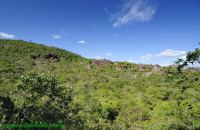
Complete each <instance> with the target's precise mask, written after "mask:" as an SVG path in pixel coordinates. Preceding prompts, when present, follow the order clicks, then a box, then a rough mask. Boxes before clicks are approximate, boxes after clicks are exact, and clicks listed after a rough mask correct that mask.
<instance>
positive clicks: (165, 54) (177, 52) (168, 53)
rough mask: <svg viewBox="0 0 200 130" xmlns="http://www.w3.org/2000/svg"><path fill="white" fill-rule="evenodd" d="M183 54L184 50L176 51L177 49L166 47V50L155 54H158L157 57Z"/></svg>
mask: <svg viewBox="0 0 200 130" xmlns="http://www.w3.org/2000/svg"><path fill="white" fill-rule="evenodd" d="M185 54H186V52H185V51H177V50H172V49H167V50H164V51H162V52H160V53H159V54H157V55H156V56H158V57H176V56H183V55H185Z"/></svg>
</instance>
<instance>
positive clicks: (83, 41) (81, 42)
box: [78, 40, 86, 44]
mask: <svg viewBox="0 0 200 130" xmlns="http://www.w3.org/2000/svg"><path fill="white" fill-rule="evenodd" d="M78 43H80V44H85V43H86V41H85V40H80V41H78Z"/></svg>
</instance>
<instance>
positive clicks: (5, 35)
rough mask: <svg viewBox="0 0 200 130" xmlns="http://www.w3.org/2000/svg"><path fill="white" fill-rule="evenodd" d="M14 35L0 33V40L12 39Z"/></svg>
mask: <svg viewBox="0 0 200 130" xmlns="http://www.w3.org/2000/svg"><path fill="white" fill-rule="evenodd" d="M14 38H15V35H12V34H8V33H4V32H0V39H14Z"/></svg>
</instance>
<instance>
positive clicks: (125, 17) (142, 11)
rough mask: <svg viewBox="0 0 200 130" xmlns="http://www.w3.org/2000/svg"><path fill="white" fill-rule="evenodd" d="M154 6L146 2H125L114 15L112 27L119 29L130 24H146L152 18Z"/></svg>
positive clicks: (144, 0) (135, 0) (154, 10)
mask: <svg viewBox="0 0 200 130" xmlns="http://www.w3.org/2000/svg"><path fill="white" fill-rule="evenodd" d="M155 12H156V6H155V5H153V4H150V3H148V0H125V2H124V4H123V5H122V8H121V9H120V11H119V12H117V13H116V14H115V15H111V16H112V17H113V18H112V19H113V20H114V23H113V27H119V26H122V25H125V24H129V23H132V22H147V21H150V20H151V19H152V18H153V15H154V14H155Z"/></svg>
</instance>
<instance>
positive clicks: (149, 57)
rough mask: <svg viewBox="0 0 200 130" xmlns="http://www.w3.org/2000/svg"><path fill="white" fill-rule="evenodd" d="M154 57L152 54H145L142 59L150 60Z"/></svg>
mask: <svg viewBox="0 0 200 130" xmlns="http://www.w3.org/2000/svg"><path fill="white" fill-rule="evenodd" d="M153 57H154V56H153V55H151V54H148V55H144V56H142V57H140V59H141V60H140V61H148V60H150V59H152V58H153Z"/></svg>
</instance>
